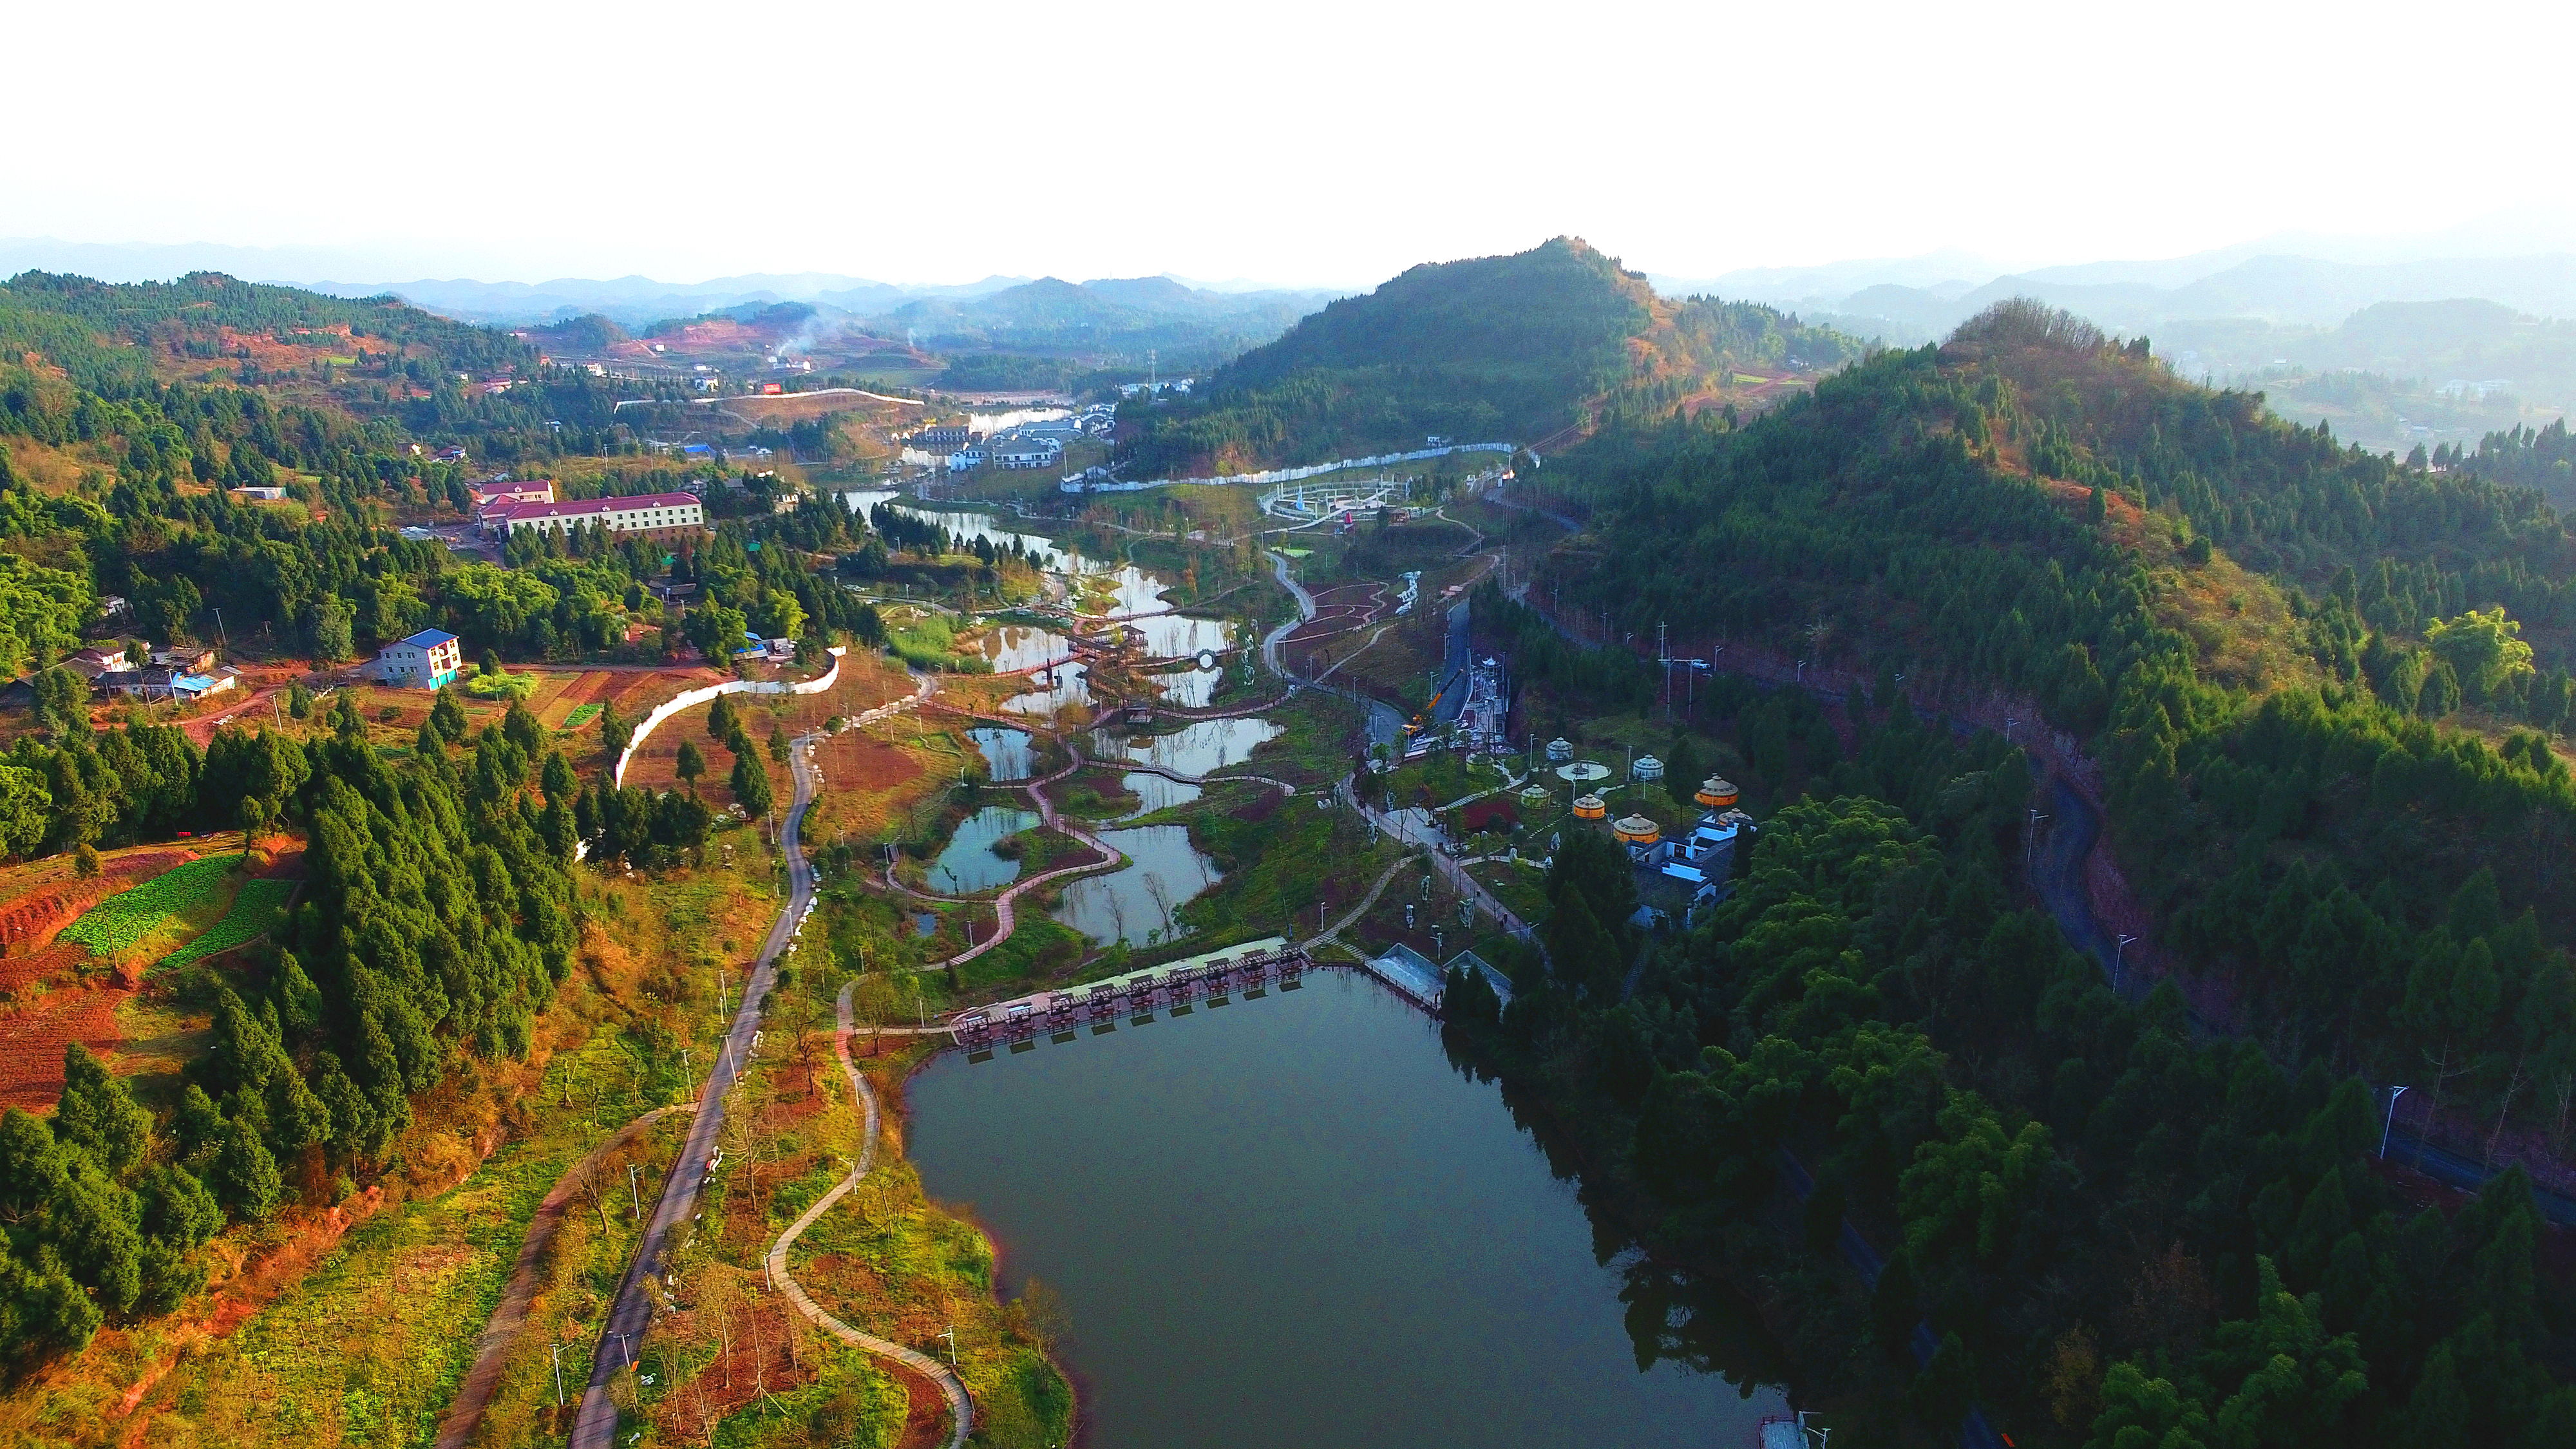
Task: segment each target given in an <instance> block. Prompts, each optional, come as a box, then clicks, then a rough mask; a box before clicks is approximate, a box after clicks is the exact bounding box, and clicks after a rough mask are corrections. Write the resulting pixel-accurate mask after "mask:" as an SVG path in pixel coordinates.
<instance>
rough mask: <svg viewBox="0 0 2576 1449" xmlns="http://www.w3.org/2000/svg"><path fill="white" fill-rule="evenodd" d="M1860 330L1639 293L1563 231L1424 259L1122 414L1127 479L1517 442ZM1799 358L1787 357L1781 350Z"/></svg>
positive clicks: (1818, 349) (1813, 350)
mask: <svg viewBox="0 0 2576 1449" xmlns="http://www.w3.org/2000/svg"><path fill="white" fill-rule="evenodd" d="M1858 352H1859V348H1858V345H1857V344H1855V343H1853V342H1851V341H1850V340H1849V339H1847V338H1843V337H1841V336H1839V335H1838V334H1834V333H1831V332H1827V331H1825V330H1823V329H1820V328H1808V327H1802V326H1800V325H1798V324H1797V322H1796V321H1795V319H1793V318H1786V317H1783V316H1781V315H1780V314H1779V313H1776V312H1774V311H1772V310H1771V309H1769V308H1767V307H1756V306H1750V305H1743V304H1735V305H1729V304H1723V303H1714V302H1701V301H1696V300H1695V301H1692V302H1688V303H1675V302H1671V301H1668V300H1666V299H1663V298H1659V297H1657V296H1656V295H1655V294H1654V291H1653V289H1652V288H1650V287H1649V286H1647V284H1646V281H1645V278H1644V277H1642V276H1640V275H1638V274H1637V273H1634V272H1629V271H1626V270H1624V269H1622V268H1621V267H1620V265H1619V263H1618V262H1617V261H1616V260H1615V259H1614V258H1611V257H1607V256H1604V255H1602V254H1601V253H1600V252H1598V251H1596V250H1594V249H1593V248H1592V247H1591V246H1590V245H1589V244H1587V243H1585V242H1583V241H1582V240H1580V239H1578V238H1570V237H1559V238H1557V239H1555V240H1553V241H1549V242H1547V243H1544V244H1543V245H1540V246H1537V247H1534V248H1532V249H1530V250H1529V251H1526V252H1520V253H1516V254H1514V255H1511V256H1500V257H1479V258H1475V259H1472V260H1467V261H1457V262H1442V263H1437V264H1425V265H1422V266H1418V267H1415V268H1413V269H1412V270H1410V271H1407V272H1405V273H1404V274H1403V275H1401V276H1398V277H1396V278H1394V279H1393V280H1391V281H1389V282H1387V283H1386V284H1385V285H1383V286H1381V287H1379V288H1378V289H1377V290H1376V291H1374V292H1371V293H1369V294H1368V295H1366V296H1360V297H1346V298H1343V299H1341V300H1339V301H1336V302H1334V303H1332V304H1331V305H1329V306H1327V307H1325V308H1324V310H1322V311H1321V312H1318V313H1315V314H1314V315H1312V316H1309V317H1307V318H1306V319H1305V320H1304V321H1302V322H1299V323H1298V324H1297V325H1296V326H1295V327H1294V328H1292V329H1290V330H1289V332H1288V333H1287V335H1286V336H1284V337H1281V338H1280V339H1279V340H1278V341H1276V342H1272V343H1270V344H1268V345H1266V346H1262V347H1257V348H1254V349H1253V350H1251V351H1250V352H1247V353H1245V354H1243V355H1242V356H1241V357H1238V358H1236V359H1235V360H1234V361H1232V362H1230V363H1228V364H1226V365H1225V366H1224V367H1222V368H1220V369H1218V370H1217V372H1216V374H1215V375H1214V376H1213V377H1211V378H1210V379H1208V381H1207V382H1206V383H1205V384H1204V385H1203V386H1202V387H1200V388H1199V389H1198V391H1197V393H1196V395H1195V396H1193V397H1191V398H1189V399H1186V400H1172V399H1166V400H1163V401H1160V402H1156V401H1153V400H1140V401H1137V402H1135V403H1133V404H1131V405H1130V408H1131V409H1132V416H1131V415H1130V414H1129V413H1125V412H1122V416H1121V423H1122V429H1121V434H1122V438H1124V439H1125V440H1126V449H1127V454H1128V456H1129V458H1130V459H1131V460H1132V461H1133V463H1134V465H1135V467H1136V468H1138V469H1140V470H1142V471H1141V472H1139V473H1138V476H1145V475H1146V474H1148V473H1152V472H1156V471H1163V470H1169V469H1176V468H1197V467H1211V466H1214V467H1227V468H1232V467H1237V466H1246V465H1252V466H1257V465H1260V464H1268V463H1302V462H1313V461H1317V460H1320V459H1325V458H1331V457H1335V456H1343V455H1348V454H1352V453H1358V452H1365V451H1368V450H1370V449H1373V448H1380V447H1387V446H1396V445H1407V444H1410V445H1412V446H1419V445H1420V442H1421V439H1422V438H1423V437H1425V436H1427V435H1430V434H1444V435H1447V436H1451V437H1457V438H1462V439H1471V440H1476V441H1493V440H1505V441H1515V442H1531V441H1534V440H1536V439H1539V438H1541V437H1544V436H1547V435H1549V434H1552V433H1556V432H1559V431H1561V430H1563V429H1565V428H1566V427H1568V426H1569V425H1571V424H1574V423H1576V422H1578V421H1581V420H1583V419H1584V418H1585V417H1586V416H1587V415H1588V413H1591V412H1597V411H1599V410H1600V409H1601V408H1603V407H1604V406H1606V405H1608V404H1611V403H1613V402H1616V401H1618V400H1620V399H1621V398H1623V397H1624V396H1626V395H1627V394H1629V393H1631V392H1634V391H1637V390H1640V389H1643V390H1648V391H1650V392H1651V393H1652V394H1653V395H1654V396H1657V397H1659V398H1660V399H1661V401H1662V402H1663V403H1664V404H1666V405H1667V406H1669V404H1670V403H1672V402H1674V401H1677V400H1679V399H1680V398H1682V397H1683V396H1685V395H1687V394H1688V393H1690V392H1691V391H1692V390H1694V389H1695V388H1696V387H1697V386H1698V385H1699V384H1701V383H1702V382H1704V381H1706V380H1708V379H1709V378H1710V377H1712V376H1713V375H1715V376H1723V375H1724V374H1725V373H1726V372H1727V370H1729V369H1731V368H1732V367H1735V366H1754V365H1763V364H1768V365H1772V366H1775V367H1779V366H1789V365H1798V366H1812V367H1826V366H1831V365H1834V364H1836V363H1839V362H1840V361H1842V360H1844V359H1845V358H1847V357H1851V356H1857V355H1858ZM1793 357H1794V358H1795V359H1796V363H1795V364H1791V362H1790V359H1791V358H1793Z"/></svg>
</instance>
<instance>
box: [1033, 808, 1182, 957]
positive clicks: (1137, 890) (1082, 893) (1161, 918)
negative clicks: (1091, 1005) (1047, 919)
mask: <svg viewBox="0 0 2576 1449" xmlns="http://www.w3.org/2000/svg"><path fill="white" fill-rule="evenodd" d="M1100 838H1101V839H1102V840H1105V841H1107V842H1108V843H1109V845H1110V847H1111V848H1112V849H1114V850H1117V851H1119V852H1120V853H1122V854H1124V855H1125V856H1126V857H1127V859H1128V865H1127V866H1126V868H1125V869H1123V870H1119V871H1115V872H1112V873H1111V874H1108V875H1093V876H1085V877H1083V878H1082V879H1080V880H1077V881H1075V882H1074V883H1073V884H1071V885H1069V886H1066V887H1065V888H1064V901H1063V903H1062V904H1060V905H1058V906H1057V907H1056V908H1055V913H1054V914H1055V919H1057V920H1059V921H1062V922H1063V923H1064V924H1066V925H1068V926H1071V927H1073V928H1074V929H1075V930H1077V931H1080V932H1081V933H1082V934H1084V935H1086V936H1089V937H1090V938H1091V939H1092V940H1093V941H1094V942H1095V943H1097V944H1099V945H1102V946H1107V945H1111V944H1113V943H1115V942H1118V941H1125V942H1126V943H1128V944H1129V945H1131V946H1142V945H1145V944H1146V943H1147V942H1148V941H1149V940H1153V939H1165V938H1169V937H1170V936H1171V934H1172V912H1174V911H1175V910H1178V909H1179V908H1180V906H1181V905H1182V903H1183V902H1186V901H1188V900H1189V899H1191V898H1192V897H1194V896H1196V895H1198V894H1199V893H1200V892H1201V891H1204V890H1206V889H1207V888H1208V887H1209V886H1212V885H1214V884H1216V883H1217V882H1218V881H1220V880H1222V879H1224V875H1223V874H1222V873H1221V872H1220V871H1218V870H1217V868H1216V862H1215V861H1213V860H1210V859H1209V858H1208V857H1206V856H1204V855H1201V854H1200V853H1199V852H1198V848H1197V847H1195V846H1193V845H1191V844H1190V828H1189V827H1188V826H1186V825H1138V826H1133V827H1131V828H1129V829H1126V830H1103V831H1101V832H1100Z"/></svg>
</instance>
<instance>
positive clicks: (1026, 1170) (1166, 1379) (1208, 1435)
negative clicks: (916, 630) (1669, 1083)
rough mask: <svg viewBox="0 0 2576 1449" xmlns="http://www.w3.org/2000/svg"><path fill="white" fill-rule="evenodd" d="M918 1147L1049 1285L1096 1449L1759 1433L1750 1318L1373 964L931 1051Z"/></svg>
mask: <svg viewBox="0 0 2576 1449" xmlns="http://www.w3.org/2000/svg"><path fill="white" fill-rule="evenodd" d="M909 1093H910V1101H911V1106H912V1125H911V1133H910V1139H909V1142H908V1144H907V1150H908V1152H909V1154H910V1156H911V1157H912V1159H913V1161H914V1162H915V1163H916V1164H917V1165H918V1166H919V1168H920V1171H921V1175H922V1180H923V1182H924V1184H925V1185H926V1186H927V1187H928V1189H929V1190H930V1191H931V1192H932V1193H933V1194H934V1195H936V1196H937V1197H939V1198H940V1199H942V1200H944V1201H949V1202H958V1203H966V1204H970V1205H971V1207H972V1210H973V1213H974V1216H975V1217H976V1218H977V1220H978V1221H980V1222H981V1223H982V1224H983V1225H984V1227H985V1228H986V1230H987V1231H989V1232H991V1233H992V1234H993V1236H994V1239H995V1241H996V1242H997V1243H998V1244H999V1245H1000V1248H1001V1264H1002V1277H1003V1287H1004V1289H1005V1291H1007V1292H1010V1293H1018V1292H1020V1291H1022V1290H1024V1289H1025V1287H1026V1286H1027V1284H1028V1282H1029V1280H1030V1279H1031V1278H1037V1279H1042V1280H1044V1281H1045V1282H1046V1283H1047V1284H1049V1285H1050V1286H1051V1287H1053V1288H1054V1290H1055V1291H1056V1292H1057V1293H1058V1294H1059V1295H1061V1297H1062V1299H1063V1301H1064V1304H1065V1306H1066V1308H1067V1309H1068V1311H1069V1316H1070V1320H1071V1330H1070V1333H1069V1335H1068V1336H1067V1338H1066V1339H1065V1340H1064V1342H1063V1344H1062V1349H1061V1351H1062V1353H1063V1356H1064V1358H1065V1360H1066V1362H1067V1363H1068V1364H1069V1366H1070V1367H1071V1368H1072V1370H1073V1371H1074V1373H1075V1374H1076V1375H1077V1377H1078V1378H1079V1380H1080V1382H1081V1385H1082V1391H1083V1395H1084V1412H1085V1414H1086V1416H1087V1423H1088V1431H1087V1432H1088V1437H1087V1438H1086V1440H1085V1441H1084V1442H1085V1443H1086V1444H1088V1445H1091V1446H1094V1449H1201V1446H1208V1445H1225V1446H1228V1449H1310V1446H1314V1445H1324V1444H1329V1445H1334V1446H1337V1449H1420V1446H1431V1445H1441V1446H1446V1445H1462V1446H1463V1445H1474V1446H1477V1449H1561V1446H1568V1445H1620V1446H1637V1449H1651V1446H1667V1445H1669V1446H1676V1449H1681V1446H1689V1449H1702V1446H1724V1449H1733V1446H1738V1445H1746V1446H1749V1445H1750V1444H1752V1442H1753V1437H1754V1432H1755V1425H1756V1423H1757V1421H1758V1420H1759V1419H1760V1418H1761V1417H1762V1416H1763V1415H1765V1414H1768V1413H1776V1412H1779V1411H1780V1410H1781V1409H1782V1407H1783V1404H1784V1400H1783V1397H1782V1394H1781V1392H1780V1390H1779V1389H1778V1388H1776V1387H1774V1386H1773V1384H1774V1383H1776V1381H1777V1379H1778V1377H1779V1372H1778V1370H1777V1368H1776V1366H1775V1358H1774V1354H1773V1352H1772V1351H1771V1350H1770V1348H1769V1346H1768V1345H1767V1342H1766V1341H1765V1339H1764V1338H1763V1336H1762V1335H1761V1333H1760V1332H1759V1330H1758V1328H1757V1327H1756V1326H1755V1325H1754V1324H1753V1322H1752V1321H1751V1319H1750V1317H1749V1315H1748V1314H1747V1313H1746V1312H1745V1311H1744V1310H1743V1309H1742V1307H1741V1305H1740V1304H1738V1303H1737V1302H1736V1301H1735V1300H1733V1299H1731V1298H1730V1297H1728V1296H1727V1295H1725V1294H1724V1293H1722V1292H1719V1291H1716V1290H1714V1289H1712V1288H1710V1287H1709V1286H1707V1285H1703V1284H1695V1283H1691V1282H1688V1281H1685V1280H1681V1279H1678V1278H1676V1277H1675V1276H1674V1275H1673V1274H1671V1273H1669V1272H1667V1271H1665V1270H1663V1269H1660V1268H1657V1267H1655V1266H1653V1265H1650V1264H1647V1263H1645V1262H1643V1261H1642V1260H1641V1259H1640V1258H1638V1256H1637V1255H1636V1254H1635V1253H1634V1252H1633V1251H1632V1250H1629V1249H1627V1248H1626V1247H1625V1246H1624V1245H1623V1244H1622V1242H1621V1240H1620V1239H1619V1238H1618V1236H1617V1234H1616V1233H1615V1232H1614V1231H1611V1230H1609V1229H1608V1228H1606V1227H1603V1226H1600V1225H1596V1224H1594V1223H1593V1222H1591V1221H1590V1220H1589V1219H1588V1217H1587V1214H1586V1211H1585V1208H1584V1206H1583V1204H1582V1203H1581V1202H1580V1201H1579V1200H1578V1197H1577V1192H1576V1188H1575V1184H1574V1183H1573V1181H1571V1180H1570V1177H1569V1175H1568V1174H1569V1173H1570V1169H1568V1168H1565V1167H1562V1166H1560V1165H1558V1164H1557V1163H1555V1162H1553V1161H1552V1159H1551V1157H1550V1155H1549V1153H1548V1152H1547V1151H1546V1150H1544V1149H1543V1147H1542V1145H1541V1144H1540V1143H1539V1142H1538V1141H1537V1140H1536V1139H1534V1138H1533V1137H1532V1136H1531V1135H1530V1132H1529V1131H1528V1130H1525V1129H1524V1128H1523V1127H1522V1126H1521V1125H1520V1124H1519V1123H1518V1122H1517V1121H1516V1120H1515V1114H1514V1113H1513V1112H1512V1110H1511V1109H1510V1107H1509V1106H1508V1105H1507V1103H1506V1102H1505V1100H1504V1097H1503V1095H1502V1093H1501V1091H1500V1089H1498V1088H1497V1087H1496V1086H1494V1085H1493V1084H1492V1083H1490V1082H1480V1081H1476V1080H1473V1079H1471V1078H1469V1077H1467V1076H1465V1075H1462V1074H1461V1073H1459V1072H1457V1071H1455V1070H1453V1069H1452V1068H1451V1066H1450V1064H1449V1062H1448V1060H1447V1058H1446V1057H1445V1055H1444V1054H1443V1052H1442V1049H1441V1046H1440V1043H1439V1040H1438V1038H1437V1036H1436V1035H1435V1033H1434V1029H1433V1028H1432V1027H1431V1026H1430V1024H1429V1023H1427V1022H1426V1021H1424V1020H1423V1018H1422V1017H1421V1016H1420V1015H1419V1014H1418V1013H1416V1012H1415V1011H1414V1010H1413V1009H1412V1008H1411V1007H1409V1006H1406V1005H1404V1004H1402V1003H1401V1002H1399V1001H1397V1000H1395V999H1394V998H1393V997H1392V996H1390V995H1388V994H1387V993H1386V992H1385V991H1384V990H1383V989H1382V988H1380V987H1378V986H1377V985H1376V984H1375V983H1374V982H1372V981H1369V980H1367V979H1365V978H1362V977H1358V976H1355V975H1353V974H1351V973H1348V972H1341V971H1328V972H1319V973H1315V974H1313V975H1310V976H1308V977H1307V978H1306V982H1305V985H1304V986H1303V987H1302V988H1301V989H1299V990H1296V991H1291V992H1282V991H1279V990H1276V989H1275V988H1274V989H1273V990H1271V991H1270V992H1269V993H1268V994H1267V995H1266V996H1263V997H1257V998H1250V999H1245V998H1240V997H1238V998H1237V999H1235V1000H1234V1001H1233V1002H1232V1003H1231V1004H1229V1005H1226V1006H1221V1007H1220V1006H1212V1005H1208V1004H1205V1003H1202V1004H1200V1005H1198V1006H1197V1007H1196V1008H1194V1009H1193V1010H1191V1011H1189V1012H1188V1013H1186V1014H1183V1015H1179V1016H1174V1015H1171V1014H1169V1013H1166V1014H1164V1015H1163V1016H1162V1018H1161V1019H1158V1020H1156V1021H1154V1022H1151V1023H1150V1024H1147V1025H1144V1026H1137V1025H1134V1024H1132V1023H1129V1022H1123V1021H1122V1022H1120V1023H1119V1024H1118V1025H1117V1027H1116V1029H1115V1030H1114V1031H1111V1032H1109V1033H1106V1034H1098V1035H1095V1034H1094V1033H1093V1032H1092V1031H1090V1030H1089V1029H1085V1030H1084V1031H1083V1033H1082V1034H1081V1036H1080V1037H1079V1038H1078V1039H1077V1040H1076V1041H1075V1042H1074V1043H1072V1044H1070V1045H1056V1044H1053V1043H1051V1042H1047V1041H1041V1042H1039V1043H1038V1044H1037V1045H1036V1047H1035V1048H1034V1049H1033V1050H1029V1051H1026V1052H1006V1053H1002V1054H999V1055H998V1056H996V1057H995V1058H994V1059H992V1060H989V1061H985V1062H980V1063H970V1062H968V1061H967V1060H966V1058H965V1057H963V1056H962V1055H957V1054H950V1055H947V1056H943V1057H941V1058H939V1059H938V1060H937V1061H935V1062H933V1063H932V1064H931V1065H930V1066H929V1067H928V1068H926V1069H925V1070H924V1071H923V1072H922V1074H921V1075H920V1076H919V1077H918V1078H916V1079H915V1080H914V1082H913V1084H912V1086H911V1087H910V1089H909Z"/></svg>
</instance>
